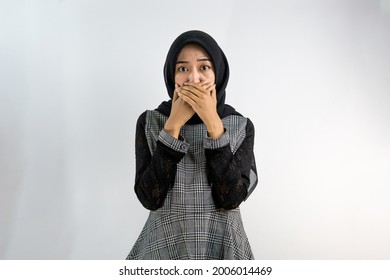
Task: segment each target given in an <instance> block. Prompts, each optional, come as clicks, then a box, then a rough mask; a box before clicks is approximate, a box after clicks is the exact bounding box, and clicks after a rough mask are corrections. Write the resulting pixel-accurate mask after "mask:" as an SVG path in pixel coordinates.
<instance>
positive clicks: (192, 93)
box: [179, 82, 224, 138]
mask: <svg viewBox="0 0 390 280" xmlns="http://www.w3.org/2000/svg"><path fill="white" fill-rule="evenodd" d="M179 97H180V98H182V99H183V100H184V101H185V102H187V103H188V104H189V105H190V106H191V107H192V108H193V109H194V111H195V112H196V113H197V114H198V116H199V117H200V118H201V119H202V121H203V122H204V124H205V125H206V127H207V132H208V134H209V136H210V137H212V138H218V137H219V136H221V135H222V134H223V133H224V128H223V124H222V121H221V118H220V117H219V116H218V113H217V91H216V88H215V84H211V83H207V82H202V83H190V82H187V83H184V85H183V86H182V87H181V89H180V92H179Z"/></svg>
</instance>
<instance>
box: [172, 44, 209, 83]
mask: <svg viewBox="0 0 390 280" xmlns="http://www.w3.org/2000/svg"><path fill="white" fill-rule="evenodd" d="M185 82H192V83H200V82H210V83H213V84H214V83H215V73H214V66H213V63H212V62H211V59H210V56H209V55H208V54H207V53H206V51H205V50H204V49H203V48H202V47H200V46H198V45H195V44H190V45H187V46H185V47H184V48H183V49H182V50H181V52H180V54H179V56H178V58H177V62H176V67H175V83H176V84H179V86H183V84H184V83H185Z"/></svg>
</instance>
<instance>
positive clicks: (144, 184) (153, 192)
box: [134, 142, 184, 210]
mask: <svg viewBox="0 0 390 280" xmlns="http://www.w3.org/2000/svg"><path fill="white" fill-rule="evenodd" d="M183 155H184V154H183V153H180V152H177V151H174V150H172V149H170V148H169V147H167V146H165V145H164V144H162V143H161V142H157V149H156V151H155V152H154V154H153V156H152V157H151V158H150V162H149V163H148V164H145V166H144V167H143V170H142V171H140V172H139V174H137V176H136V183H135V186H134V189H135V192H136V194H137V197H138V199H139V200H140V202H141V203H142V205H143V206H144V207H145V208H147V209H149V210H157V209H158V208H160V207H161V206H162V204H163V202H164V200H165V197H166V195H167V193H168V190H169V189H170V188H171V187H172V186H173V184H174V180H175V175H176V166H177V163H178V162H179V161H180V160H181V159H182V157H183Z"/></svg>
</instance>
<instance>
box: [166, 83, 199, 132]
mask: <svg viewBox="0 0 390 280" xmlns="http://www.w3.org/2000/svg"><path fill="white" fill-rule="evenodd" d="M179 91H180V86H179V85H178V84H175V90H174V92H173V98H172V107H171V114H170V115H169V118H168V120H167V122H166V123H165V126H164V129H165V130H166V131H167V132H168V133H169V134H171V135H172V136H173V137H175V138H176V139H178V138H179V133H180V129H181V128H182V126H183V125H185V123H186V122H187V121H188V120H189V119H191V117H192V116H193V115H194V114H195V111H194V109H192V107H191V106H190V105H189V104H188V103H187V102H185V101H184V100H183V99H181V98H180V97H179V96H178V92H179Z"/></svg>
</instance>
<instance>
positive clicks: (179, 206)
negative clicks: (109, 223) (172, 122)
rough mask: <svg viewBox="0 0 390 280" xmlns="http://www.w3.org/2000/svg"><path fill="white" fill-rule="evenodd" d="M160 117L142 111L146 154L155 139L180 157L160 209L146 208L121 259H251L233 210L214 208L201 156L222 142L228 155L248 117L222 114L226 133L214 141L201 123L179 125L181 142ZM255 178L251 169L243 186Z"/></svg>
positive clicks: (241, 136)
mask: <svg viewBox="0 0 390 280" xmlns="http://www.w3.org/2000/svg"><path fill="white" fill-rule="evenodd" d="M166 120H167V117H166V116H165V115H163V114H161V113H159V112H157V111H147V112H146V116H145V137H146V140H147V144H148V148H149V151H150V154H151V155H153V154H154V153H155V151H156V149H157V145H158V142H160V145H161V144H162V145H164V146H166V147H168V148H169V149H172V150H174V151H177V152H181V153H183V155H184V156H183V157H182V159H181V160H180V161H179V162H178V163H177V166H176V170H175V177H174V181H173V185H172V186H171V187H170V188H169V189H168V190H167V193H166V196H165V199H164V200H163V203H162V205H161V207H159V208H158V209H156V210H152V211H151V212H150V214H149V217H148V219H147V221H146V223H145V226H144V228H143V229H142V232H141V234H140V235H139V237H138V239H137V241H136V243H135V245H134V246H133V248H132V250H131V251H130V253H129V255H128V256H127V259H171V260H176V259H196V260H200V259H253V254H252V251H251V248H250V245H249V242H248V238H247V236H246V233H245V231H244V227H243V224H242V219H241V214H240V210H239V208H238V207H237V208H234V209H231V210H224V209H218V208H216V206H215V203H214V200H213V195H212V187H213V186H212V185H210V182H209V178H208V176H209V175H208V172H207V166H206V156H205V149H209V150H213V149H218V148H221V147H225V146H230V149H231V151H232V153H233V154H234V153H235V152H236V151H237V150H238V149H239V147H240V145H241V144H242V142H243V141H244V139H245V137H246V126H247V122H248V119H246V118H244V117H242V116H237V115H231V116H228V117H225V118H224V119H222V122H223V124H224V127H225V129H226V132H225V133H224V134H223V135H222V136H221V137H220V138H218V139H211V138H208V137H207V130H206V127H205V125H204V124H195V125H185V126H184V127H183V128H182V129H181V133H180V134H181V137H182V138H181V140H178V139H175V138H173V137H172V136H171V135H169V134H168V133H167V132H165V130H163V127H164V124H165V122H166ZM222 176H223V174H222ZM256 182H257V176H256V174H255V173H254V172H253V171H252V170H251V171H250V185H249V188H254V187H255V185H256ZM250 192H251V190H248V192H247V193H248V195H249V193H250Z"/></svg>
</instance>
